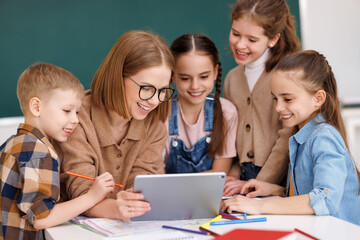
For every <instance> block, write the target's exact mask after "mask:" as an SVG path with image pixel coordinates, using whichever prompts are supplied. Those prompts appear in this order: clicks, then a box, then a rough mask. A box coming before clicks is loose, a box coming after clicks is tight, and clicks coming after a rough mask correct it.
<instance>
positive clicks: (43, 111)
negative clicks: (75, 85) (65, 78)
mask: <svg viewBox="0 0 360 240" xmlns="http://www.w3.org/2000/svg"><path fill="white" fill-rule="evenodd" d="M81 97H82V96H81V95H80V94H79V93H78V92H76V91H75V90H72V89H65V90H64V89H54V90H51V93H49V94H48V97H47V98H45V99H44V100H41V99H40V104H39V116H38V120H37V121H36V122H37V124H36V125H37V126H35V127H37V128H39V129H40V131H41V132H42V133H43V134H44V135H45V136H46V137H48V138H49V139H50V138H51V139H54V140H56V141H58V142H65V141H66V140H67V139H68V137H69V136H70V134H71V133H72V132H73V131H74V129H75V127H76V126H77V124H78V123H79V119H78V112H79V111H80V108H81Z"/></svg>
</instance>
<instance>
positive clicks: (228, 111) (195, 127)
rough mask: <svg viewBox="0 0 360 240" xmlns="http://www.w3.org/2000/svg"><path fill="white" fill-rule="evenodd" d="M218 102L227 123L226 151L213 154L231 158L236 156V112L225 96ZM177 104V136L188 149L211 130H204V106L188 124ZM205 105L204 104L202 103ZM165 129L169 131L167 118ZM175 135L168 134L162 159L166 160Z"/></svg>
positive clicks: (217, 156)
mask: <svg viewBox="0 0 360 240" xmlns="http://www.w3.org/2000/svg"><path fill="white" fill-rule="evenodd" d="M220 103H221V106H222V110H223V114H224V116H225V120H226V124H227V128H228V129H227V131H228V132H227V135H226V151H225V152H224V154H222V155H221V156H219V155H215V158H232V157H235V156H236V146H235V139H236V130H237V125H238V114H237V110H236V107H235V105H234V104H232V103H231V102H230V101H229V100H227V99H225V98H220ZM177 104H178V105H177V106H178V115H177V116H178V119H177V120H178V128H179V129H178V130H179V135H178V136H177V138H179V139H181V140H182V141H183V142H184V144H185V145H186V147H187V148H188V149H191V148H192V147H193V146H194V144H195V143H196V142H197V141H199V140H200V139H201V138H203V137H204V136H206V135H207V134H209V133H211V132H205V131H204V121H205V112H204V107H203V108H202V110H201V112H200V115H199V118H198V120H197V122H196V123H195V124H188V123H187V122H186V121H185V119H184V117H183V111H182V108H181V106H180V104H179V102H178V103H177ZM204 106H205V104H204ZM165 124H166V129H167V131H168V133H169V120H167V121H166V123H165ZM173 137H176V136H169V137H168V138H167V140H166V146H165V150H164V160H165V162H166V161H167V158H168V155H169V150H170V143H171V138H173Z"/></svg>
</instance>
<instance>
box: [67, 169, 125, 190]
mask: <svg viewBox="0 0 360 240" xmlns="http://www.w3.org/2000/svg"><path fill="white" fill-rule="evenodd" d="M65 173H66V174H68V175H71V176H75V177H81V178H85V179H88V180H92V181H95V178H94V177H89V176H85V175H82V174H79V173H73V172H69V171H66V172H65ZM115 186H117V187H124V186H123V185H121V184H118V183H115Z"/></svg>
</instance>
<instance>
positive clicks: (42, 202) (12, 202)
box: [0, 124, 60, 239]
mask: <svg viewBox="0 0 360 240" xmlns="http://www.w3.org/2000/svg"><path fill="white" fill-rule="evenodd" d="M0 151H1V152H0V183H1V200H0V204H1V205H0V207H1V212H0V216H1V218H0V221H1V222H0V224H1V229H0V239H42V238H43V232H42V231H36V230H35V229H34V228H33V226H32V225H33V223H34V219H35V218H36V219H40V218H44V217H47V216H48V215H49V212H50V210H51V209H52V208H53V207H54V205H55V203H56V201H58V200H59V197H60V187H59V186H60V185H59V181H60V180H59V166H60V160H59V157H58V155H57V154H56V152H55V150H54V148H53V146H52V144H51V143H50V141H49V140H48V139H47V138H46V137H45V136H44V135H43V134H42V133H41V132H40V130H38V129H36V128H34V127H32V126H30V125H26V124H20V125H19V128H18V132H17V134H16V135H14V136H12V137H10V138H9V139H8V140H7V141H6V142H5V143H4V144H3V145H2V146H1V147H0Z"/></svg>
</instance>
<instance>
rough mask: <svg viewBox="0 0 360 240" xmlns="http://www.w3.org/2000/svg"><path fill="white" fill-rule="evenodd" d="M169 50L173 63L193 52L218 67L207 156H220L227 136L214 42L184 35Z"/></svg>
mask: <svg viewBox="0 0 360 240" xmlns="http://www.w3.org/2000/svg"><path fill="white" fill-rule="evenodd" d="M170 50H171V51H172V53H173V55H174V58H175V61H176V59H177V58H178V57H179V56H181V55H183V54H186V53H188V52H190V51H194V50H195V51H196V52H199V53H200V54H202V55H203V54H205V55H207V56H209V57H210V58H211V60H212V63H213V66H214V67H216V66H217V65H218V75H217V77H216V83H215V99H214V123H213V131H212V134H211V142H210V146H209V154H208V155H209V156H210V157H214V156H215V154H219V155H221V154H222V153H224V151H225V150H226V149H225V148H226V142H225V136H226V134H227V130H226V129H227V126H226V122H225V120H224V116H223V111H222V107H221V103H220V94H221V76H222V68H221V63H220V60H219V53H218V50H217V48H216V46H215V44H214V42H213V41H211V39H210V38H208V37H207V36H206V35H204V34H201V33H196V34H184V35H182V36H180V37H178V38H177V39H175V40H174V42H173V43H172V45H171V47H170Z"/></svg>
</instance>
